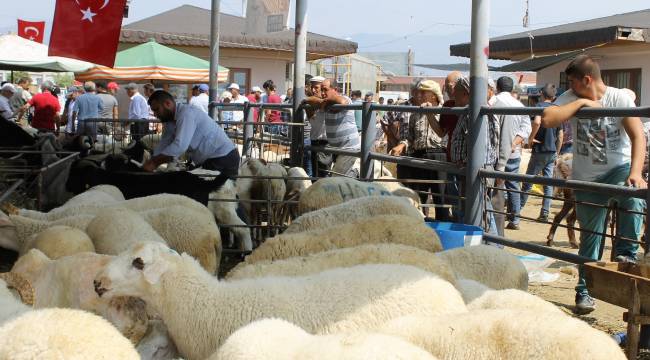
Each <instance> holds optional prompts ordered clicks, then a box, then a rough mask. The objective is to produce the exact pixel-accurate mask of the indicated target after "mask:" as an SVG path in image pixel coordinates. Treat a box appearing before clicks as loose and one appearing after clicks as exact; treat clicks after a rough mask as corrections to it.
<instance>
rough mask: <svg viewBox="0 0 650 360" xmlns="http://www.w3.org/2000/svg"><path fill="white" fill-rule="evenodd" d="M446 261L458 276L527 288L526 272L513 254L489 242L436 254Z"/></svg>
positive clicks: (495, 285) (487, 283)
mask: <svg viewBox="0 0 650 360" xmlns="http://www.w3.org/2000/svg"><path fill="white" fill-rule="evenodd" d="M436 256H438V257H440V258H441V259H444V260H445V261H447V263H449V265H450V266H451V269H452V270H453V271H454V273H455V274H456V277H457V278H463V279H468V280H474V281H478V282H479V283H481V284H483V285H485V286H487V287H489V288H492V289H495V290H502V289H519V290H526V289H528V272H527V271H526V268H525V267H524V264H522V263H521V261H519V259H517V257H516V256H514V255H512V254H510V253H508V252H507V251H505V250H502V249H499V248H496V247H494V246H489V245H478V246H468V247H463V248H456V249H450V250H446V251H441V252H439V253H436Z"/></svg>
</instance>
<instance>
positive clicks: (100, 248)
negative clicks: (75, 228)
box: [86, 208, 165, 255]
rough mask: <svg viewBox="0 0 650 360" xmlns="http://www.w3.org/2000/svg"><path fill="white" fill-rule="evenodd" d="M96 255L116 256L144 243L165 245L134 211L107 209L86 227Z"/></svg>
mask: <svg viewBox="0 0 650 360" xmlns="http://www.w3.org/2000/svg"><path fill="white" fill-rule="evenodd" d="M86 233H88V235H89V236H90V237H91V238H92V239H93V242H94V244H95V249H97V253H99V254H106V255H118V254H120V253H122V252H123V251H126V250H127V249H129V248H130V247H131V246H133V245H135V244H137V243H139V242H145V241H155V242H159V243H163V244H165V239H163V238H162V237H161V236H160V235H159V234H158V233H157V232H156V231H155V230H154V229H153V228H152V227H151V225H149V223H147V221H146V220H145V219H144V218H143V217H142V216H140V214H138V213H137V212H135V211H132V210H128V209H119V208H109V209H104V210H102V211H100V212H99V213H97V215H96V216H95V217H94V218H93V219H92V220H91V221H90V222H89V223H88V226H86Z"/></svg>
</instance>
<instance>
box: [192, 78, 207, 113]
mask: <svg viewBox="0 0 650 360" xmlns="http://www.w3.org/2000/svg"><path fill="white" fill-rule="evenodd" d="M198 90H199V94H198V95H197V96H192V99H190V105H192V106H196V107H198V108H199V109H201V110H203V111H205V113H206V114H207V113H208V107H209V104H210V98H209V97H208V90H209V89H208V85H206V84H201V85H199V87H198Z"/></svg>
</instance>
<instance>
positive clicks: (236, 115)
mask: <svg viewBox="0 0 650 360" xmlns="http://www.w3.org/2000/svg"><path fill="white" fill-rule="evenodd" d="M228 91H230V93H231V94H232V99H230V103H231V104H244V103H247V102H248V98H246V96H244V95H242V94H240V93H239V85H238V84H236V83H232V84H230V85H229V86H228ZM232 121H244V112H243V111H233V112H232ZM237 126H238V127H241V125H237Z"/></svg>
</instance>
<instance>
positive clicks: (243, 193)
mask: <svg viewBox="0 0 650 360" xmlns="http://www.w3.org/2000/svg"><path fill="white" fill-rule="evenodd" d="M239 175H240V176H254V177H255V178H246V177H240V178H238V179H237V194H239V198H240V199H241V200H243V202H242V206H243V207H244V209H245V211H246V215H247V216H248V219H250V220H251V221H253V222H254V223H257V221H258V215H259V212H260V210H261V209H262V208H263V207H265V206H266V204H256V203H251V202H249V201H247V200H271V201H281V200H282V199H284V194H285V193H286V190H287V189H286V184H285V182H284V179H264V177H283V178H285V177H286V176H287V172H286V170H285V169H284V168H283V167H282V166H281V165H279V164H274V163H266V161H264V160H261V159H247V160H245V161H244V162H243V163H242V164H241V166H240V167H239ZM280 209H281V204H279V203H276V204H271V209H270V210H271V213H270V214H268V217H269V224H270V225H274V224H278V223H279V217H280Z"/></svg>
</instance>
